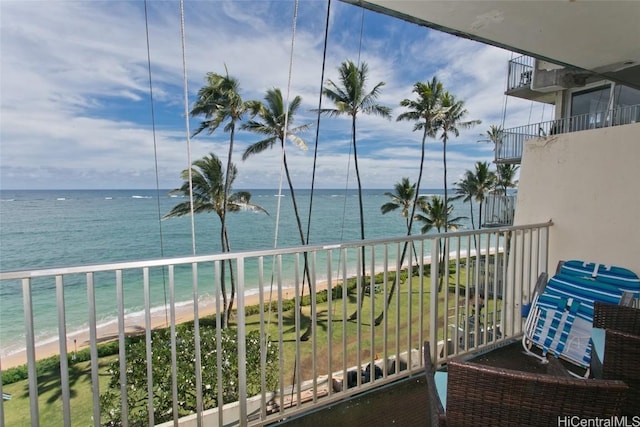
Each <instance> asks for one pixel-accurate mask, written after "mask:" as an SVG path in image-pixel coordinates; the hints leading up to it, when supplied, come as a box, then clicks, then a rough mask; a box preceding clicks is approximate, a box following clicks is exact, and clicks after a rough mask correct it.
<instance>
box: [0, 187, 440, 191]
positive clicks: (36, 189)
mask: <svg viewBox="0 0 640 427" xmlns="http://www.w3.org/2000/svg"><path fill="white" fill-rule="evenodd" d="M173 190H174V189H173V188H159V189H158V188H0V191H173ZM243 190H264V191H279V189H278V188H238V189H234V191H243ZM295 190H311V188H294V191H295ZM314 190H335V191H345V190H346V191H358V189H357V188H335V187H326V188H314ZM363 190H384V191H391V190H393V189H390V188H373V187H371V188H363ZM423 190H424V191H427V190H433V191H444V188H421V189H420V191H423ZM282 191H287V192H288V191H289V188H283V189H282Z"/></svg>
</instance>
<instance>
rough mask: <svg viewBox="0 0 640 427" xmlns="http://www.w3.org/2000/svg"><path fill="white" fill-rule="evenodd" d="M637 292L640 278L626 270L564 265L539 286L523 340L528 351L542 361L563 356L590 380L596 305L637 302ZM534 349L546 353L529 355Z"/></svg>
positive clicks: (580, 262) (569, 263)
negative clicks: (534, 347) (581, 370)
mask: <svg viewBox="0 0 640 427" xmlns="http://www.w3.org/2000/svg"><path fill="white" fill-rule="evenodd" d="M639 292H640V279H638V276H637V275H635V274H634V273H633V272H631V271H629V270H627V269H624V268H621V267H607V266H602V265H598V264H594V263H585V262H582V261H573V260H572V261H567V262H565V263H563V264H562V266H561V267H560V269H559V272H558V274H556V275H555V276H553V277H552V278H551V279H550V280H549V282H548V283H547V285H546V286H540V284H538V286H537V287H536V292H535V294H534V298H533V301H532V307H531V310H530V312H529V314H528V316H527V320H526V322H525V332H524V336H523V339H522V342H523V345H524V348H525V351H526V352H527V353H528V354H530V355H532V356H535V357H537V358H539V359H540V360H541V361H542V362H546V355H547V354H548V353H550V354H552V355H554V356H555V357H562V358H563V359H565V360H567V361H569V362H571V363H573V364H575V365H577V366H579V367H581V368H584V369H585V370H586V372H585V375H588V372H589V364H590V361H591V342H590V338H591V329H592V323H593V311H594V303H595V302H596V301H599V302H604V303H608V304H620V303H621V302H623V301H627V300H628V301H631V300H632V299H633V298H637V297H638V295H639ZM625 295H628V296H629V298H628V299H626V298H625ZM532 345H533V346H536V347H538V348H540V349H541V350H542V355H541V356H540V355H538V354H536V353H534V352H533V351H531V347H532Z"/></svg>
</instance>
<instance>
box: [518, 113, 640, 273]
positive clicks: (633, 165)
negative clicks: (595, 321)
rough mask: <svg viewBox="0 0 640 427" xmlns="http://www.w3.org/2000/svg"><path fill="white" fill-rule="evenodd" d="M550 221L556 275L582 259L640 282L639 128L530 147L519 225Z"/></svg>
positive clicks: (526, 152) (563, 138)
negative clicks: (561, 265) (563, 263)
mask: <svg viewBox="0 0 640 427" xmlns="http://www.w3.org/2000/svg"><path fill="white" fill-rule="evenodd" d="M549 219H551V220H552V221H553V224H554V225H553V226H552V227H551V229H550V233H549V270H550V273H551V274H553V271H554V269H555V266H556V264H557V262H558V261H559V260H567V259H582V260H586V261H594V262H600V263H604V264H615V265H619V266H622V267H626V268H629V269H631V270H632V271H634V272H636V274H638V275H640V123H637V124H632V125H626V126H617V127H611V128H604V129H597V130H590V131H584V132H576V133H570V134H565V135H558V136H552V137H547V138H540V139H537V140H532V141H528V142H527V143H525V147H524V153H523V156H522V165H521V169H520V184H519V186H518V205H517V208H516V215H515V219H514V222H515V224H518V225H520V224H531V223H540V222H545V221H547V220H549Z"/></svg>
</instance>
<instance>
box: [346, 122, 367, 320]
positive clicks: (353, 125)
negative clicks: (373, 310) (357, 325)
mask: <svg viewBox="0 0 640 427" xmlns="http://www.w3.org/2000/svg"><path fill="white" fill-rule="evenodd" d="M351 132H352V134H353V162H354V164H355V168H356V180H357V181H358V207H359V209H360V238H361V239H362V240H364V207H363V203H362V184H361V182H360V170H359V168H358V150H357V146H356V116H355V115H354V116H352V121H351ZM361 250H362V265H361V269H362V270H361V274H360V277H362V280H363V281H364V280H365V277H364V274H365V266H366V262H365V254H366V251H365V248H364V245H363V246H362V249H361ZM364 296H365V285H364V284H363V285H362V287H361V289H360V303H359V304H358V308H357V309H356V311H354V312H353V313H352V314H351V316H349V320H354V319H355V318H356V317H358V312H359V311H360V310H361V309H362V304H363V303H364Z"/></svg>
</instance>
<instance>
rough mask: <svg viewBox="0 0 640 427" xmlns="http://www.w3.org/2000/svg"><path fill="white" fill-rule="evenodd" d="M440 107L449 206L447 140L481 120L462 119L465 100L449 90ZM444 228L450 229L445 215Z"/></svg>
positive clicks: (446, 204) (464, 113)
mask: <svg viewBox="0 0 640 427" xmlns="http://www.w3.org/2000/svg"><path fill="white" fill-rule="evenodd" d="M440 107H441V108H442V117H441V118H440V129H442V134H441V136H440V138H441V139H442V162H443V165H444V206H448V203H449V198H448V195H447V141H448V140H449V135H450V134H453V135H454V136H456V137H457V136H459V135H460V129H468V128H470V127H473V126H475V125H477V124H480V123H481V122H480V120H470V121H466V122H464V121H462V119H463V118H464V117H465V116H466V115H467V114H468V111H467V110H466V109H465V108H464V101H462V100H457V99H456V98H455V96H453V95H452V94H451V93H449V92H445V93H443V94H442V97H441V98H440ZM444 220H445V223H444V230H445V231H446V230H448V229H449V228H448V227H447V217H446V216H445V217H444Z"/></svg>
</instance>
